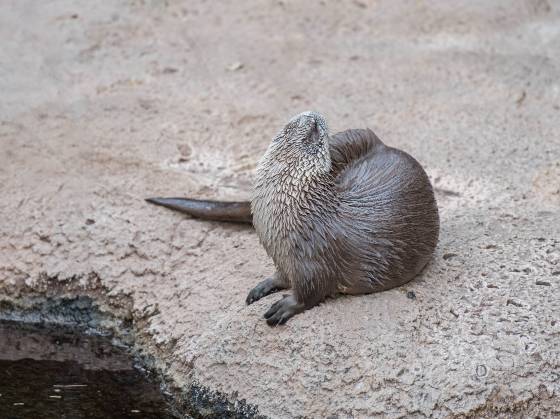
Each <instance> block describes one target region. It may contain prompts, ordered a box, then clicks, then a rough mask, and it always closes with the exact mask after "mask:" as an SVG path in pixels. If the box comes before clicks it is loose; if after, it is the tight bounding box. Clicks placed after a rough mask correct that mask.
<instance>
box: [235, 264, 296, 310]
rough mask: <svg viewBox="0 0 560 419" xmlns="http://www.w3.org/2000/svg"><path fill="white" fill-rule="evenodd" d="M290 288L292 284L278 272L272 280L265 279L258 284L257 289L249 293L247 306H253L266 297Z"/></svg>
mask: <svg viewBox="0 0 560 419" xmlns="http://www.w3.org/2000/svg"><path fill="white" fill-rule="evenodd" d="M287 288H290V284H289V283H288V281H286V280H285V279H284V278H283V277H282V276H281V275H280V274H279V273H278V272H276V273H275V274H274V275H273V276H271V277H270V278H267V279H265V280H264V281H261V282H259V283H258V284H257V286H256V287H255V288H253V289H252V290H251V291H249V295H248V296H247V299H246V300H245V302H246V303H247V305H249V304H253V303H254V302H255V301H258V300H260V299H261V298H263V297H266V296H267V295H269V294H272V293H274V292H277V291H280V290H285V289H287Z"/></svg>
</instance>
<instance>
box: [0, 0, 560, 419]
mask: <svg viewBox="0 0 560 419" xmlns="http://www.w3.org/2000/svg"><path fill="white" fill-rule="evenodd" d="M558 28H560V5H559V4H558V2H556V1H546V0H514V1H511V0H508V1H505V0H504V1H496V2H491V3H490V2H486V1H464V2H452V3H450V2H443V1H442V2H439V1H437V2H430V3H429V4H428V3H410V2H405V1H402V2H401V1H386V2H366V1H363V2H348V3H344V4H340V5H331V4H330V3H328V2H320V1H317V2H305V4H304V3H303V2H302V3H298V2H270V3H269V2H258V1H254V2H251V1H249V2H244V3H239V2H230V3H221V4H220V6H219V7H218V6H216V5H213V4H210V3H206V2H202V1H201V2H198V1H192V2H151V1H146V2H144V1H124V2H123V1H104V2H96V3H92V2H86V1H78V2H72V3H71V4H69V3H67V2H59V1H45V2H39V3H38V2H31V1H15V0H13V1H8V2H5V4H3V7H2V9H1V10H0V39H2V40H3V47H2V48H1V49H0V91H1V92H2V101H0V191H1V192H2V197H3V199H2V200H0V214H1V217H2V218H1V222H0V299H1V300H2V307H3V308H8V309H9V308H10V307H15V306H18V307H20V306H22V307H24V308H25V307H27V309H28V310H29V311H28V313H32V312H33V306H34V305H36V304H39V303H38V302H40V301H41V300H42V299H45V298H55V299H56V298H68V299H70V300H72V299H74V298H77V297H79V301H85V300H84V299H89V300H88V301H93V302H95V305H96V306H97V307H98V308H99V310H100V312H104V313H108V315H107V317H106V318H105V317H104V318H101V319H98V318H95V319H91V320H87V321H93V322H106V323H107V324H108V325H109V326H111V327H113V326H114V327H115V328H119V327H121V326H119V325H123V324H126V325H131V327H132V329H133V330H134V344H135V345H136V347H137V348H138V350H139V351H142V353H144V354H145V355H146V356H150V357H152V358H153V360H154V362H153V364H154V367H155V368H156V369H158V370H159V371H161V372H162V373H163V374H164V375H165V376H167V377H168V378H169V379H170V380H172V381H173V382H174V383H175V384H176V385H177V386H178V387H179V388H182V389H183V390H184V392H185V394H187V399H186V400H188V402H186V403H191V405H190V408H192V409H195V410H196V411H197V412H198V413H199V414H201V415H211V414H214V415H222V416H226V415H234V414H235V412H238V413H239V412H241V413H239V414H242V415H245V416H251V415H256V414H257V408H258V414H262V415H266V416H270V417H295V416H298V415H302V416H308V417H327V416H329V415H330V416H334V417H336V416H338V417H364V416H375V415H382V414H383V415H386V416H388V417H402V416H406V417H425V416H433V417H461V416H487V417H496V416H499V415H502V416H503V417H512V416H516V415H517V416H518V417H526V416H536V415H540V416H543V417H554V416H557V415H560V410H559V409H560V408H559V406H560V403H558V400H559V393H560V385H559V379H560V348H559V344H558V341H559V338H560V319H559V315H558V313H559V312H560V303H559V299H558V295H559V288H558V287H559V286H560V285H559V282H558V281H559V280H560V275H558V271H559V270H560V210H559V207H560V191H559V189H558V187H559V186H558V185H560V171H559V167H560V157H559V154H560V151H559V150H560V131H559V128H558V127H559V126H560V124H559V122H560V105H559V93H558V92H559V91H560V84H559V83H560V82H559V80H560V77H559V76H560V30H559V29H558ZM308 109H314V110H318V111H320V112H322V113H324V114H325V115H326V116H327V117H328V120H329V121H330V125H331V128H332V130H333V131H336V130H341V129H345V128H348V127H356V128H358V127H365V126H368V127H370V128H372V129H374V131H376V132H377V133H378V135H379V136H380V137H381V138H382V139H383V140H384V141H385V142H386V143H387V144H390V145H392V146H396V147H399V148H402V149H404V150H406V151H407V152H409V153H411V154H412V155H413V156H415V157H416V158H417V159H418V160H419V161H420V162H421V163H422V164H423V165H424V166H425V168H426V170H427V172H428V174H429V175H430V177H431V179H432V181H433V184H434V186H435V188H436V193H437V198H438V203H439V206H440V212H441V224H442V230H441V239H440V244H439V246H438V249H437V252H436V254H435V256H434V259H433V262H432V263H431V264H430V265H429V266H428V268H427V269H426V270H425V271H424V272H423V274H422V275H421V276H420V277H419V278H417V279H416V280H415V281H413V282H411V283H410V284H408V285H406V286H404V287H401V288H399V289H395V290H391V291H387V292H383V293H379V294H375V295H369V296H362V297H352V298H350V297H345V298H339V299H336V300H330V301H328V302H326V303H325V304H322V305H321V306H320V307H317V308H315V309H313V310H310V311H308V312H306V313H304V314H302V315H299V316H297V317H295V318H294V319H292V320H291V321H290V322H289V323H288V324H287V325H286V326H285V327H281V328H277V329H270V328H269V327H268V326H267V325H266V324H265V322H264V321H263V319H262V314H263V313H264V312H265V311H266V310H267V309H268V307H269V306H270V305H271V304H272V303H273V302H274V301H276V300H277V299H278V298H279V296H278V295H276V296H269V297H267V298H264V299H263V300H261V301H259V302H257V303H255V304H253V305H251V306H249V307H247V306H245V304H244V300H245V297H246V294H247V292H248V291H249V290H250V289H251V287H252V286H254V285H255V284H256V283H257V282H258V281H259V280H261V279H262V278H264V277H266V276H268V275H270V274H271V273H272V271H273V266H272V264H271V262H270V260H269V259H268V258H267V257H266V255H265V253H264V251H263V250H262V249H261V247H260V246H259V244H258V240H257V237H256V235H255V234H254V232H253V231H252V230H251V229H249V228H245V227H242V226H234V225H225V224H219V223H204V222H199V221H196V220H193V219H189V218H187V217H186V216H182V215H179V214H175V213H172V212H169V211H166V210H164V209H161V208H156V207H152V206H149V205H147V204H145V203H144V201H143V198H144V197H146V196H153V195H163V196H165V195H169V196H177V195H189V196H194V197H216V198H224V199H244V198H247V197H248V196H250V185H251V182H252V178H253V171H254V168H255V165H256V163H257V161H258V159H259V157H260V156H261V155H262V153H263V152H264V150H265V149H266V147H267V146H268V143H269V140H270V138H271V137H272V136H273V135H274V134H275V132H276V130H277V129H278V128H279V127H280V126H282V124H283V123H284V122H285V121H286V120H287V119H289V117H291V116H292V115H294V114H297V113H298V112H300V111H304V110H308ZM544 283H546V284H548V285H546V284H544ZM411 296H414V297H411ZM75 309H76V311H78V312H79V307H75ZM84 310H86V312H87V308H85V309H84ZM4 311H5V312H9V310H4ZM71 311H72V312H74V309H73V310H71ZM53 316H54V314H53ZM63 317H64V316H62V314H61V315H60V316H59V318H63ZM77 318H78V320H79V319H87V314H84V313H82V314H80V315H78V316H77ZM109 319H111V320H109ZM243 400H245V403H242V402H241V401H243ZM220 403H221V404H220ZM216 406H220V407H219V409H221V410H216ZM213 409H214V410H213Z"/></svg>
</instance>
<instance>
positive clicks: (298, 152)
mask: <svg viewBox="0 0 560 419" xmlns="http://www.w3.org/2000/svg"><path fill="white" fill-rule="evenodd" d="M265 159H266V160H268V162H269V163H276V164H279V165H281V166H284V167H285V168H290V167H291V168H293V169H296V170H295V171H296V172H300V173H301V174H302V175H310V174H313V173H321V172H322V173H328V172H329V171H330V168H331V159H330V152H329V143H328V127H327V123H326V121H325V118H323V116H322V115H320V114H319V113H317V112H303V113H301V114H299V115H297V116H295V117H293V118H292V119H291V120H290V121H289V122H288V123H287V124H286V125H285V126H284V128H282V130H281V131H280V132H279V133H278V134H277V135H276V137H274V138H273V140H272V143H271V144H270V147H269V149H268V151H267V153H266V155H265Z"/></svg>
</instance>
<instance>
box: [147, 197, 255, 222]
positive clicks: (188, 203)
mask: <svg viewBox="0 0 560 419" xmlns="http://www.w3.org/2000/svg"><path fill="white" fill-rule="evenodd" d="M146 201H147V202H149V203H151V204H155V205H161V206H162V207H166V208H170V209H172V210H175V211H179V212H184V213H185V214H189V215H191V216H193V217H196V218H200V219H203V220H212V221H229V222H233V223H248V224H252V223H253V215H252V214H251V203H250V202H249V201H244V202H221V201H205V200H201V199H189V198H147V199H146Z"/></svg>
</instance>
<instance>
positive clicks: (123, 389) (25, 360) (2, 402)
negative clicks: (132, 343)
mask: <svg viewBox="0 0 560 419" xmlns="http://www.w3.org/2000/svg"><path fill="white" fill-rule="evenodd" d="M176 417H177V416H174V415H173V414H172V413H171V408H170V406H169V404H168V403H167V401H166V398H165V396H164V395H163V394H162V392H161V391H160V388H159V386H158V385H157V384H155V383H153V382H152V381H150V380H149V379H148V378H147V377H146V374H145V373H143V372H142V371H141V370H140V369H138V368H135V366H134V360H133V359H132V358H131V357H129V356H128V355H127V353H126V351H125V350H124V349H122V348H119V347H117V346H115V345H113V344H112V342H111V340H110V339H109V338H107V337H102V336H97V335H86V334H82V333H77V332H76V331H75V330H72V329H68V328H51V327H49V328H44V327H37V326H30V325H24V324H21V323H13V322H1V321H0V418H1V419H43V418H45V419H50V418H53V419H81V418H104V419H112V418H115V419H117V418H118V419H121V418H122V419H126V418H142V419H152V418H153V419H172V418H176Z"/></svg>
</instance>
